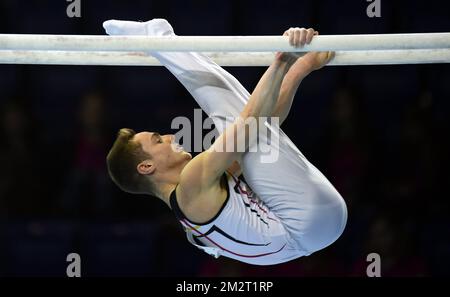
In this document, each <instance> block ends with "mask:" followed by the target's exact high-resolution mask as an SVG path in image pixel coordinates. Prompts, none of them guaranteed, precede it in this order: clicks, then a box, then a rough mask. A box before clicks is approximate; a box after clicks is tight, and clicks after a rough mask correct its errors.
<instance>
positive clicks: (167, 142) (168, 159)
mask: <svg viewBox="0 0 450 297" xmlns="http://www.w3.org/2000/svg"><path fill="white" fill-rule="evenodd" d="M133 140H134V141H136V142H137V143H139V144H140V145H141V146H142V149H143V151H144V152H146V153H147V154H149V155H150V156H151V158H150V159H148V160H145V161H143V162H141V163H140V164H138V167H137V170H138V172H139V173H141V174H152V173H154V172H155V171H160V172H164V171H167V170H170V169H173V168H177V167H181V169H182V168H183V167H184V165H186V164H187V161H189V160H191V159H192V155H191V154H189V153H188V152H186V151H184V149H183V147H182V146H181V145H179V144H178V143H176V142H175V136H174V135H172V134H167V135H160V134H159V133H158V132H141V133H137V134H136V135H135V136H134V138H133Z"/></svg>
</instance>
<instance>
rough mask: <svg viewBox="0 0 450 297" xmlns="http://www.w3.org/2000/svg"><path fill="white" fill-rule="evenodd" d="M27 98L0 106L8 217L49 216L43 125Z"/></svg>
mask: <svg viewBox="0 0 450 297" xmlns="http://www.w3.org/2000/svg"><path fill="white" fill-rule="evenodd" d="M27 106H28V105H27V102H25V99H24V98H14V99H13V100H10V101H7V102H6V103H4V104H3V106H1V109H0V121H1V122H0V164H1V166H2V170H1V171H0V213H2V215H4V216H8V217H27V216H30V215H33V216H39V215H45V213H46V211H47V210H48V200H45V197H43V196H44V195H43V191H42V186H43V185H44V184H45V183H43V182H42V171H43V170H45V166H44V167H42V166H43V165H44V164H45V163H44V162H43V156H42V151H41V148H40V145H39V141H38V140H39V139H38V137H37V136H38V132H39V128H38V127H37V123H36V121H35V119H34V117H33V114H32V112H31V111H30V110H28V109H27Z"/></svg>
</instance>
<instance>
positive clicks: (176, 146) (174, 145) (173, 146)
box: [172, 142, 184, 153]
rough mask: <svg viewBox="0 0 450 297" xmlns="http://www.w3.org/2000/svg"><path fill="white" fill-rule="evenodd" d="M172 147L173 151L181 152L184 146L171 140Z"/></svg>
mask: <svg viewBox="0 0 450 297" xmlns="http://www.w3.org/2000/svg"><path fill="white" fill-rule="evenodd" d="M172 149H173V150H174V151H175V152H177V153H178V152H183V151H184V148H183V147H182V146H181V145H180V144H178V143H176V142H172Z"/></svg>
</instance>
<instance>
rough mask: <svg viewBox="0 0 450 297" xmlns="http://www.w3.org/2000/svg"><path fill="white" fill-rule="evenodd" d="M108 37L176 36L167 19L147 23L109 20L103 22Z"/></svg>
mask: <svg viewBox="0 0 450 297" xmlns="http://www.w3.org/2000/svg"><path fill="white" fill-rule="evenodd" d="M103 28H105V31H106V33H107V34H108V35H148V36H170V35H175V33H174V32H173V28H172V26H171V25H170V24H169V22H167V21H166V20H165V19H152V20H150V21H147V22H133V21H120V20H108V21H105V22H103Z"/></svg>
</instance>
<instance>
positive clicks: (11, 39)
mask: <svg viewBox="0 0 450 297" xmlns="http://www.w3.org/2000/svg"><path fill="white" fill-rule="evenodd" d="M431 48H450V33H415V34H372V35H321V36H316V37H314V40H313V41H312V42H311V43H310V44H309V45H305V46H304V47H302V48H295V47H293V46H291V45H290V44H289V41H288V37H286V36H163V37H160V36H158V37H155V36H152V37H148V36H103V35H33V34H0V50H59V51H196V52H232V51H233V52H236V51H237V52H276V51H283V52H302V51H303V52H305V51H350V50H398V49H431Z"/></svg>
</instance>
